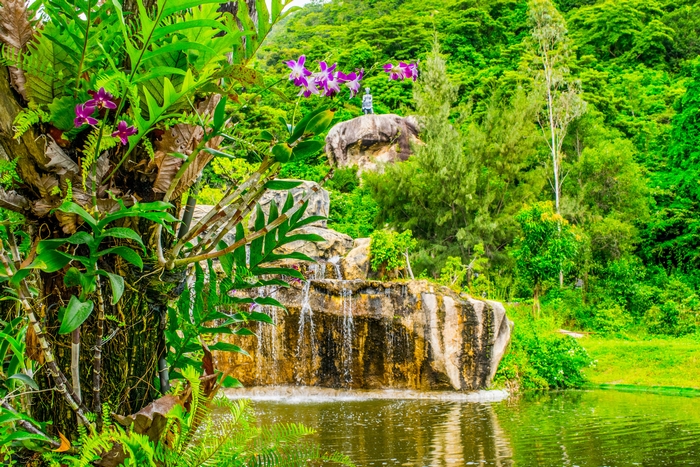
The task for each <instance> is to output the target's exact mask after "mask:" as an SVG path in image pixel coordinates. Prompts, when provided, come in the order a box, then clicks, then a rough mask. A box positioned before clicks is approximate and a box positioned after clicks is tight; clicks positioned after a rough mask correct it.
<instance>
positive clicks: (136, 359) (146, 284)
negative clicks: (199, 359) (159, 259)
mask: <svg viewBox="0 0 700 467" xmlns="http://www.w3.org/2000/svg"><path fill="white" fill-rule="evenodd" d="M119 272H120V273H121V274H123V275H124V279H125V282H126V287H125V291H124V295H123V297H122V299H121V300H120V301H119V303H118V304H117V305H116V306H112V305H110V303H109V300H105V306H106V307H107V308H106V310H105V311H106V316H107V320H106V322H105V327H104V338H103V342H104V345H103V347H102V370H101V375H102V385H101V390H100V396H101V397H100V399H101V401H102V403H103V404H107V405H108V408H109V411H110V412H114V413H119V414H131V413H135V412H137V411H139V410H140V409H142V408H143V407H145V406H146V405H148V404H149V403H150V402H151V401H152V400H153V399H154V398H156V397H157V396H158V395H159V388H158V385H157V384H156V378H157V376H158V360H159V359H160V358H161V357H163V356H164V352H165V341H164V335H163V331H162V326H161V320H162V319H163V318H164V316H165V314H166V312H167V305H168V301H169V299H170V298H171V297H173V295H174V294H177V293H178V292H179V291H180V290H182V287H183V285H184V274H179V273H169V272H165V273H163V272H162V271H155V270H153V269H152V268H151V269H149V267H148V266H147V267H145V268H144V271H143V272H141V271H138V270H132V269H126V270H120V271H119ZM102 287H103V294H104V296H105V297H109V296H110V293H111V292H110V290H109V286H106V285H105V284H104V283H103V284H102ZM43 292H44V297H45V303H47V306H45V307H41V310H42V311H44V310H46V311H45V325H46V328H47V329H48V330H49V331H50V332H49V334H50V336H51V337H52V338H54V339H55V340H54V341H53V345H54V347H55V349H56V358H57V360H58V363H59V366H60V368H61V369H62V370H63V371H64V372H65V374H66V376H68V377H69V379H70V359H71V339H70V334H66V335H58V334H57V332H56V331H57V330H58V327H59V321H58V310H59V307H60V302H61V300H63V301H64V302H67V300H68V299H69V297H70V295H71V293H74V291H73V290H69V289H67V288H66V287H65V286H64V285H63V278H62V277H61V275H59V274H52V275H46V276H45V277H44V278H43ZM96 330H97V318H96V313H93V315H92V316H91V317H90V318H89V319H88V320H87V321H86V322H85V323H84V324H83V325H82V326H81V358H80V363H81V365H80V372H81V373H80V381H81V386H82V391H81V393H82V400H83V402H84V403H85V405H86V406H87V407H88V409H90V410H93V407H94V405H93V404H94V400H95V399H94V391H93V358H94V348H95V343H96ZM37 379H38V380H39V381H40V385H41V386H42V387H52V386H53V382H51V381H50V380H49V377H48V376H47V374H46V373H45V372H44V371H43V370H42V371H40V372H39V374H38V375H37ZM33 415H34V417H35V418H37V419H38V420H41V421H47V420H52V421H53V428H52V429H51V431H54V432H55V431H61V432H62V433H64V434H73V433H75V432H76V426H77V419H76V417H75V414H73V413H72V411H71V410H70V408H69V407H68V405H67V404H66V403H65V401H64V400H63V399H62V398H61V397H59V396H58V395H57V394H54V393H51V392H47V393H42V394H40V395H39V397H38V398H37V400H36V403H35V406H34V412H33Z"/></svg>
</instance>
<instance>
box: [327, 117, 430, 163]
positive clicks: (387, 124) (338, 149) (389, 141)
mask: <svg viewBox="0 0 700 467" xmlns="http://www.w3.org/2000/svg"><path fill="white" fill-rule="evenodd" d="M417 135H418V122H417V121H416V119H415V118H413V117H406V118H404V117H400V116H398V115H394V114H386V115H363V116H361V117H357V118H353V119H352V120H348V121H346V122H342V123H339V124H337V125H335V126H334V127H333V128H331V130H330V131H329V132H328V136H326V154H327V155H328V159H329V160H330V162H331V164H333V165H335V166H337V167H352V166H354V165H356V166H357V167H358V168H359V172H363V171H365V170H370V171H378V170H382V166H383V165H385V164H389V163H393V162H396V161H405V160H406V159H408V157H409V156H410V155H411V154H412V152H411V143H412V142H415V141H418V138H417Z"/></svg>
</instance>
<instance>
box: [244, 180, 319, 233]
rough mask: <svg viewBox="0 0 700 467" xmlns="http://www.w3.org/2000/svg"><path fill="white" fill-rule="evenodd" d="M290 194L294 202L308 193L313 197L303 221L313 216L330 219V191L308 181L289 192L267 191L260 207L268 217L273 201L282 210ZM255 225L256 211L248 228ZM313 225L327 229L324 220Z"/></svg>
mask: <svg viewBox="0 0 700 467" xmlns="http://www.w3.org/2000/svg"><path fill="white" fill-rule="evenodd" d="M314 190H315V191H314ZM288 192H291V194H292V196H293V197H294V201H299V200H300V199H302V198H303V197H304V196H306V195H307V194H308V193H312V194H311V197H310V198H309V206H308V207H307V208H306V212H305V213H304V217H302V219H305V218H307V217H311V216H324V217H328V214H329V213H330V207H331V198H330V196H329V195H328V191H326V190H324V189H323V188H321V187H320V186H319V185H318V183H316V182H310V181H306V180H305V181H304V182H303V183H302V184H301V185H299V186H298V187H296V188H292V189H291V190H289V191H287V190H267V191H266V192H265V194H264V195H263V196H262V198H260V201H259V204H260V207H261V208H262V210H263V212H264V213H265V215H267V214H268V213H269V212H270V203H271V202H272V201H274V202H275V203H277V207H278V208H280V209H281V208H282V206H284V202H285V201H286V199H287V193H288ZM254 223H255V211H253V214H252V215H251V216H250V221H249V222H248V227H251V228H252V227H253V224H254ZM311 225H313V226H316V227H326V220H325V219H324V220H322V221H318V222H314V223H313V224H311Z"/></svg>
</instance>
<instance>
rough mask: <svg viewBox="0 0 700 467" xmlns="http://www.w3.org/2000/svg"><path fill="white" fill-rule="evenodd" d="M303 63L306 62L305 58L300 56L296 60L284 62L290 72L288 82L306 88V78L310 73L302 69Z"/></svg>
mask: <svg viewBox="0 0 700 467" xmlns="http://www.w3.org/2000/svg"><path fill="white" fill-rule="evenodd" d="M304 62H306V56H305V55H302V56H300V57H299V59H298V60H296V61H295V60H289V61H287V62H284V63H285V64H286V65H287V66H288V67H289V68H291V69H292V72H291V73H290V74H289V80H290V81H294V85H295V86H306V85H307V79H306V77H307V76H311V72H310V71H309V70H307V69H306V68H305V67H304Z"/></svg>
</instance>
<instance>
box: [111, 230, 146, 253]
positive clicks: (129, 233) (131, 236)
mask: <svg viewBox="0 0 700 467" xmlns="http://www.w3.org/2000/svg"><path fill="white" fill-rule="evenodd" d="M102 237H113V238H122V239H125V240H132V241H134V242H136V243H138V244H139V245H141V247H142V248H144V249H145V246H144V244H143V240H142V239H141V236H140V235H139V234H137V233H136V232H134V231H133V230H131V229H129V228H127V227H113V228H111V229H107V230H105V231H104V232H103V233H102Z"/></svg>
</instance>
